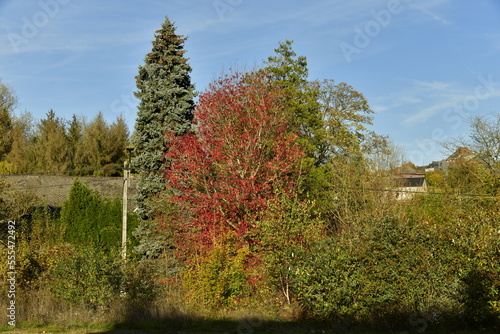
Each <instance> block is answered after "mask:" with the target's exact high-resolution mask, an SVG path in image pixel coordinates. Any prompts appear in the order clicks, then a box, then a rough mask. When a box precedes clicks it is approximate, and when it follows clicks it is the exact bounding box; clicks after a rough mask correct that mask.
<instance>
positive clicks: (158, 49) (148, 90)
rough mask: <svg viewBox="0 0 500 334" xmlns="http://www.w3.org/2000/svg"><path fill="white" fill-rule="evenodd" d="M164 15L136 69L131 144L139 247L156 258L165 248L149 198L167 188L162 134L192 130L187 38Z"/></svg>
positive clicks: (192, 105) (141, 250)
mask: <svg viewBox="0 0 500 334" xmlns="http://www.w3.org/2000/svg"><path fill="white" fill-rule="evenodd" d="M175 28H176V27H175V26H174V24H173V23H171V22H170V20H169V19H168V18H165V22H164V23H163V24H162V26H161V29H160V30H157V31H156V35H155V37H156V38H155V40H154V41H153V42H152V44H153V48H152V50H151V52H150V53H148V54H147V55H146V57H145V59H144V65H142V66H140V67H139V74H138V75H137V76H136V83H137V88H138V91H137V92H136V93H135V96H136V97H137V98H138V99H139V100H140V103H139V106H138V115H137V120H136V123H135V134H134V137H133V139H132V144H133V145H134V146H135V153H134V159H133V161H132V166H133V168H134V171H135V172H136V173H138V175H139V183H138V186H137V190H138V195H137V202H138V207H139V215H140V216H141V224H140V226H139V228H138V230H137V234H138V237H140V238H141V239H142V243H141V245H140V248H139V251H140V252H142V253H143V254H144V255H146V256H155V255H157V254H158V252H159V251H160V250H161V249H162V247H164V245H162V244H161V243H162V241H161V238H158V235H156V234H155V233H154V230H155V223H154V209H153V207H152V204H151V201H150V199H152V198H155V196H156V195H157V194H159V193H160V192H161V191H162V190H164V189H165V181H164V179H163V176H162V175H164V174H163V173H161V171H162V170H163V169H164V168H165V167H168V165H169V163H168V161H165V160H164V154H165V152H166V150H167V149H168V143H167V142H166V141H165V134H166V133H173V134H175V135H183V134H185V133H187V132H189V131H190V130H191V120H192V118H193V109H194V101H193V99H194V96H195V92H194V90H195V88H194V85H193V84H191V78H190V72H191V67H190V66H189V64H188V62H187V58H184V54H185V52H186V51H185V50H184V42H185V40H186V38H184V37H183V36H181V35H177V34H176V33H175Z"/></svg>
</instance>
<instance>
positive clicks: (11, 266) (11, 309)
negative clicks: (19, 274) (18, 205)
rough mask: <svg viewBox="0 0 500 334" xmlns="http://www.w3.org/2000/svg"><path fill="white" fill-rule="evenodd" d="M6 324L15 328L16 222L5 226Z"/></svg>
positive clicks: (10, 222) (13, 221)
mask: <svg viewBox="0 0 500 334" xmlns="http://www.w3.org/2000/svg"><path fill="white" fill-rule="evenodd" d="M7 228H8V233H7V249H8V251H7V270H8V271H7V286H8V289H7V300H8V303H7V319H8V321H7V323H8V324H9V325H10V326H12V327H15V326H16V221H15V220H11V221H9V222H8V224H7Z"/></svg>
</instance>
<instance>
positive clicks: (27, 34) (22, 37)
mask: <svg viewBox="0 0 500 334" xmlns="http://www.w3.org/2000/svg"><path fill="white" fill-rule="evenodd" d="M70 1H71V0H41V1H38V7H39V8H40V10H38V11H36V12H35V13H34V14H33V15H32V16H31V17H26V16H23V17H22V18H21V23H22V24H21V28H20V31H19V32H11V33H9V34H8V35H7V38H8V39H9V41H10V45H11V47H12V49H13V50H14V52H16V53H18V52H19V51H21V47H23V46H26V45H27V44H28V43H29V42H30V41H31V40H33V39H34V38H35V37H36V36H37V35H38V33H39V32H40V29H42V28H43V27H45V26H46V25H47V24H49V22H50V20H51V19H53V18H54V17H56V16H57V14H59V11H60V9H61V5H66V4H68V3H69V2H70Z"/></svg>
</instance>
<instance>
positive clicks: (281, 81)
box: [264, 40, 326, 166]
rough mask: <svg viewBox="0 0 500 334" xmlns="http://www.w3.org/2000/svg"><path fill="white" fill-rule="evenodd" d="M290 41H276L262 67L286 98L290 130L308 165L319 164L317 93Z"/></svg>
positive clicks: (303, 60) (321, 139) (321, 131)
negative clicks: (295, 134) (295, 136)
mask: <svg viewBox="0 0 500 334" xmlns="http://www.w3.org/2000/svg"><path fill="white" fill-rule="evenodd" d="M292 44H293V43H292V41H288V40H287V41H285V42H283V43H280V45H279V47H278V48H277V49H275V50H274V51H275V52H276V55H275V56H273V57H269V58H268V60H267V62H266V67H264V70H265V71H267V72H268V73H269V74H270V78H271V80H272V81H274V82H276V83H278V85H279V86H280V87H281V88H282V90H283V92H284V93H285V94H284V96H285V97H286V98H285V99H284V101H283V104H284V105H285V109H286V110H287V112H288V113H289V115H290V116H292V117H291V118H290V119H291V120H293V121H292V123H293V124H291V125H292V127H291V131H292V132H296V133H299V134H300V138H299V142H300V143H301V146H302V147H303V149H304V150H305V152H306V154H307V156H308V160H309V164H311V163H312V164H313V165H316V166H319V165H321V164H324V163H325V162H326V160H325V156H324V154H323V150H324V149H325V145H326V143H325V142H324V126H323V120H322V118H321V114H320V105H319V103H318V92H317V90H315V89H311V87H310V85H309V82H308V80H307V78H308V75H309V70H308V68H307V59H306V57H304V56H297V54H296V53H295V51H293V49H292Z"/></svg>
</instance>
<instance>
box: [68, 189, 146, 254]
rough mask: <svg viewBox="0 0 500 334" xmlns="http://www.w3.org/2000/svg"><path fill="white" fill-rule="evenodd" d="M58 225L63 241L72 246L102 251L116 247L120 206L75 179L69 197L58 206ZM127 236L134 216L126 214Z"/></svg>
mask: <svg viewBox="0 0 500 334" xmlns="http://www.w3.org/2000/svg"><path fill="white" fill-rule="evenodd" d="M61 224H62V226H63V227H64V229H65V234H64V240H65V241H67V242H69V243H72V244H75V245H89V244H93V245H98V246H99V247H102V248H104V249H108V250H109V249H113V248H119V247H120V246H121V238H122V203H121V200H120V199H119V198H116V199H114V200H109V199H106V198H102V197H101V196H100V195H99V194H98V193H96V192H93V191H91V190H90V189H89V188H88V187H86V186H85V185H83V184H82V183H80V182H79V181H78V180H76V181H75V182H74V184H73V186H72V187H71V190H70V194H69V198H68V200H67V201H65V202H64V203H63V205H62V209H61ZM128 225H129V226H128V231H129V235H130V236H131V235H132V233H131V231H133V230H134V228H135V226H136V225H137V218H136V216H135V215H129V224H128Z"/></svg>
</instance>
